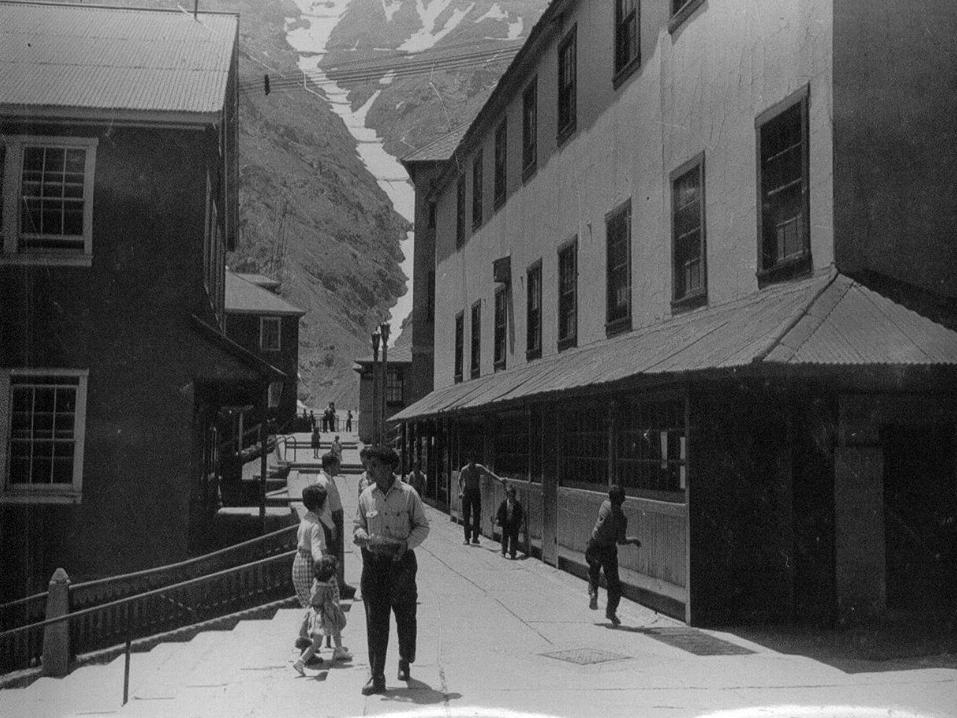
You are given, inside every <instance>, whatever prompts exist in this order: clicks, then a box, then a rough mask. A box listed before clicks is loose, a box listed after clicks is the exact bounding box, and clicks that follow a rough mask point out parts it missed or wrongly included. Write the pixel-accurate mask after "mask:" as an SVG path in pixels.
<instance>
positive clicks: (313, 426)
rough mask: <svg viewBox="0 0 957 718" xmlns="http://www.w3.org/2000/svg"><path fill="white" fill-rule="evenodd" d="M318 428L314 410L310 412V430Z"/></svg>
mask: <svg viewBox="0 0 957 718" xmlns="http://www.w3.org/2000/svg"><path fill="white" fill-rule="evenodd" d="M315 430H316V414H315V412H313V411H310V412H309V431H315Z"/></svg>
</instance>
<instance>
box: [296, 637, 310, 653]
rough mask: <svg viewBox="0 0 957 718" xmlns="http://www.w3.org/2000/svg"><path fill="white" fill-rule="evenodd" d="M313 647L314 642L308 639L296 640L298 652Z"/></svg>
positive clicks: (300, 638)
mask: <svg viewBox="0 0 957 718" xmlns="http://www.w3.org/2000/svg"><path fill="white" fill-rule="evenodd" d="M311 645H312V641H310V640H309V639H308V638H303V637H302V636H300V637H299V638H297V639H296V650H297V651H304V650H306V649H307V648H309V646H311Z"/></svg>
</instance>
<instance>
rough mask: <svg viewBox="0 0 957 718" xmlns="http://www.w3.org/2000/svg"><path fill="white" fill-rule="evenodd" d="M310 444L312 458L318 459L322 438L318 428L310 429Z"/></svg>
mask: <svg viewBox="0 0 957 718" xmlns="http://www.w3.org/2000/svg"><path fill="white" fill-rule="evenodd" d="M310 443H311V444H312V458H314V459H318V458H319V447H320V446H321V445H322V436H321V434H320V433H319V427H318V426H314V427H312V437H311V438H310Z"/></svg>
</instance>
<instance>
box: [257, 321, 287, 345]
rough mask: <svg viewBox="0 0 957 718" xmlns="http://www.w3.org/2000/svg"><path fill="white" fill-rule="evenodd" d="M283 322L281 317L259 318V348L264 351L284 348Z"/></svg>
mask: <svg viewBox="0 0 957 718" xmlns="http://www.w3.org/2000/svg"><path fill="white" fill-rule="evenodd" d="M281 327H282V325H281V322H280V319H279V317H260V318H259V349H260V350H261V351H264V352H278V351H279V350H280V349H282V345H281V342H280V337H281V336H282V332H281Z"/></svg>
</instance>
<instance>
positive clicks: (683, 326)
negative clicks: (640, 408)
mask: <svg viewBox="0 0 957 718" xmlns="http://www.w3.org/2000/svg"><path fill="white" fill-rule="evenodd" d="M847 364H854V365H880V366H887V365H903V364H922V365H949V366H957V332H955V331H954V330H952V329H948V328H947V327H944V326H942V325H940V324H937V323H935V322H933V321H931V320H929V319H927V318H926V317H923V316H921V315H919V314H917V313H916V312H913V311H911V310H909V309H907V308H905V307H903V306H901V305H900V304H897V303H895V302H893V301H891V300H889V299H887V298H886V297H883V296H881V295H880V294H878V293H877V292H875V291H873V290H870V289H868V288H866V287H864V286H863V285H861V284H859V283H858V282H855V281H854V280H852V279H850V278H848V277H846V276H843V275H841V274H837V273H836V272H831V273H829V274H823V275H818V276H815V277H812V278H809V279H805V280H802V281H798V282H792V283H786V284H779V285H775V286H773V287H769V288H767V289H763V290H761V291H759V292H756V293H754V294H751V295H749V296H747V297H745V298H743V299H740V300H737V301H734V302H729V303H727V304H723V305H718V306H714V307H709V308H706V309H701V310H698V311H693V312H689V313H687V314H683V315H680V316H677V317H674V318H672V319H669V320H667V321H664V322H660V323H658V324H655V325H652V326H649V327H642V328H640V329H637V330H635V331H632V332H629V333H627V334H624V335H621V336H618V337H615V338H613V339H608V340H603V341H600V342H596V343H594V344H590V345H587V346H583V347H580V348H577V349H571V350H567V351H564V352H561V353H560V354H556V355H550V356H547V357H543V358H542V359H540V360H537V361H534V362H531V363H528V364H523V365H522V366H520V367H517V368H515V369H511V370H508V371H503V372H496V373H494V374H488V375H485V376H482V377H479V378H477V379H473V380H471V381H467V382H464V383H461V384H454V385H452V386H448V387H444V388H441V389H437V390H436V391H433V392H432V393H431V394H428V395H427V396H425V397H423V398H422V399H420V400H419V401H417V402H416V403H414V404H412V405H411V406H408V407H406V408H405V409H403V410H402V411H401V412H399V413H398V414H396V415H394V416H393V417H391V418H390V421H398V420H404V419H410V418H413V417H418V416H434V415H437V414H443V413H446V412H451V411H461V410H468V409H475V408H479V407H484V406H489V405H494V404H497V403H502V402H508V401H513V400H516V399H525V398H530V397H533V396H544V395H548V394H554V393H557V392H561V391H565V390H570V389H572V390H573V389H585V388H588V387H592V386H600V385H609V384H612V383H614V382H616V381H621V380H625V379H630V378H638V377H641V376H645V377H655V376H660V377H664V376H669V375H671V376H677V375H683V374H688V373H691V372H700V371H707V370H722V369H724V370H732V369H735V368H742V367H747V366H751V367H753V366H755V365H758V366H760V365H765V366H770V365H777V366H792V367H796V366H799V365H831V366H835V365H847Z"/></svg>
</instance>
